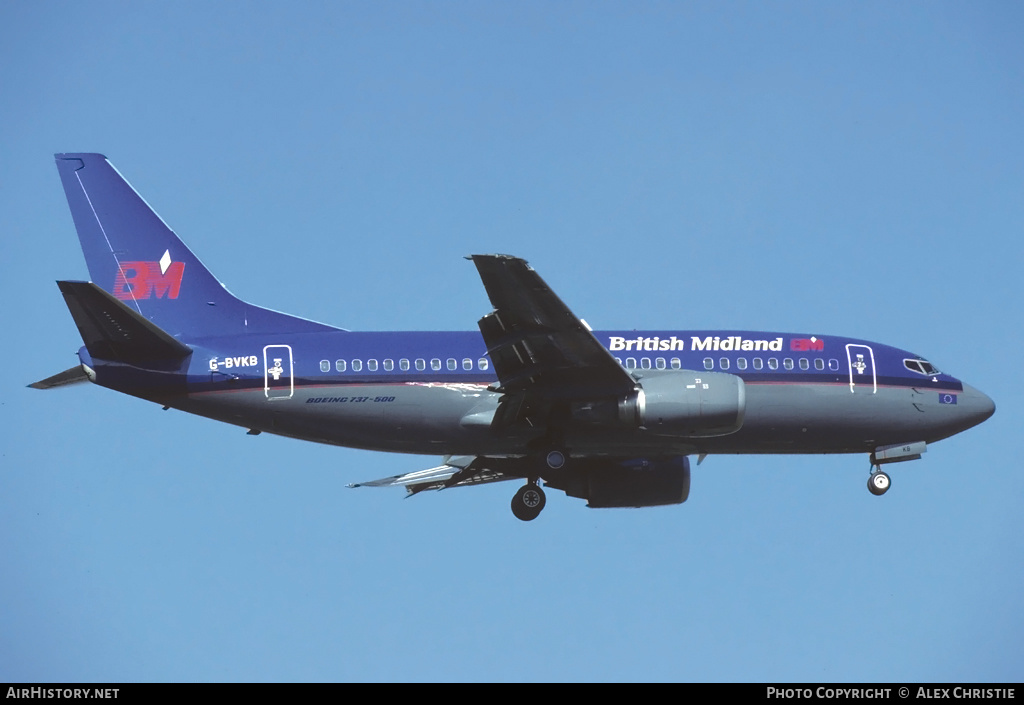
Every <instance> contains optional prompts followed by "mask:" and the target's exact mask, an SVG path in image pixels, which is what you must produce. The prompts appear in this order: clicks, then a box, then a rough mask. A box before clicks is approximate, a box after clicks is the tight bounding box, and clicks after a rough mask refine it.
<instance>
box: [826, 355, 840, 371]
mask: <svg viewBox="0 0 1024 705" xmlns="http://www.w3.org/2000/svg"><path fill="white" fill-rule="evenodd" d="M828 368H829V369H830V370H832V371H833V372H835V371H837V370H838V369H839V360H836V359H834V358H833V359H831V360H829V361H828Z"/></svg>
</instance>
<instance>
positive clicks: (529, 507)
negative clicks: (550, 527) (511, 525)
mask: <svg viewBox="0 0 1024 705" xmlns="http://www.w3.org/2000/svg"><path fill="white" fill-rule="evenodd" d="M546 503H547V499H546V498H545V497H544V490H542V489H541V488H540V485H538V484H537V483H535V482H533V481H530V482H527V483H526V484H525V485H523V486H522V487H520V488H519V491H518V492H516V496H515V497H513V498H512V513H513V514H515V516H516V519H519V520H520V521H533V520H534V519H536V518H537V517H538V516H539V515H540V512H541V510H542V509H544V505H545V504H546Z"/></svg>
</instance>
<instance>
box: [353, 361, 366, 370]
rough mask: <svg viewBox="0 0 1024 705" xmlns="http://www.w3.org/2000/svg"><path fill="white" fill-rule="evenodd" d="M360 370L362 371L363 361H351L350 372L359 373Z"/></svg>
mask: <svg viewBox="0 0 1024 705" xmlns="http://www.w3.org/2000/svg"><path fill="white" fill-rule="evenodd" d="M362 369H363V361H362V360H353V361H352V371H353V372H359V371H360V370H362Z"/></svg>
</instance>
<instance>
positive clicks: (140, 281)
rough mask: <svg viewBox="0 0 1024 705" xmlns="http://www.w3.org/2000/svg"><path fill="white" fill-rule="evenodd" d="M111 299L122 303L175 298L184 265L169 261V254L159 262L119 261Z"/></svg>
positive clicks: (179, 289) (179, 287)
mask: <svg viewBox="0 0 1024 705" xmlns="http://www.w3.org/2000/svg"><path fill="white" fill-rule="evenodd" d="M118 264H119V266H120V268H119V269H118V272H117V276H116V277H115V278H114V296H116V297H117V298H119V299H121V300H122V301H140V300H143V299H153V298H156V299H176V298H178V294H179V293H180V292H181V278H182V276H183V275H184V274H185V263H184V262H172V261H171V254H170V252H169V251H167V252H164V256H163V257H161V258H160V261H159V262H119V263H118Z"/></svg>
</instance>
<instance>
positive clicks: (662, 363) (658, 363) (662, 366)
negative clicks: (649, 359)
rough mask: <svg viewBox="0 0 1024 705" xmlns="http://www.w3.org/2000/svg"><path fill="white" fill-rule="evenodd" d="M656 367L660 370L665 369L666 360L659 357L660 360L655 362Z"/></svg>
mask: <svg viewBox="0 0 1024 705" xmlns="http://www.w3.org/2000/svg"><path fill="white" fill-rule="evenodd" d="M654 366H655V367H657V368H658V369H659V370H663V369H665V358H663V357H659V358H657V359H655V360H654Z"/></svg>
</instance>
